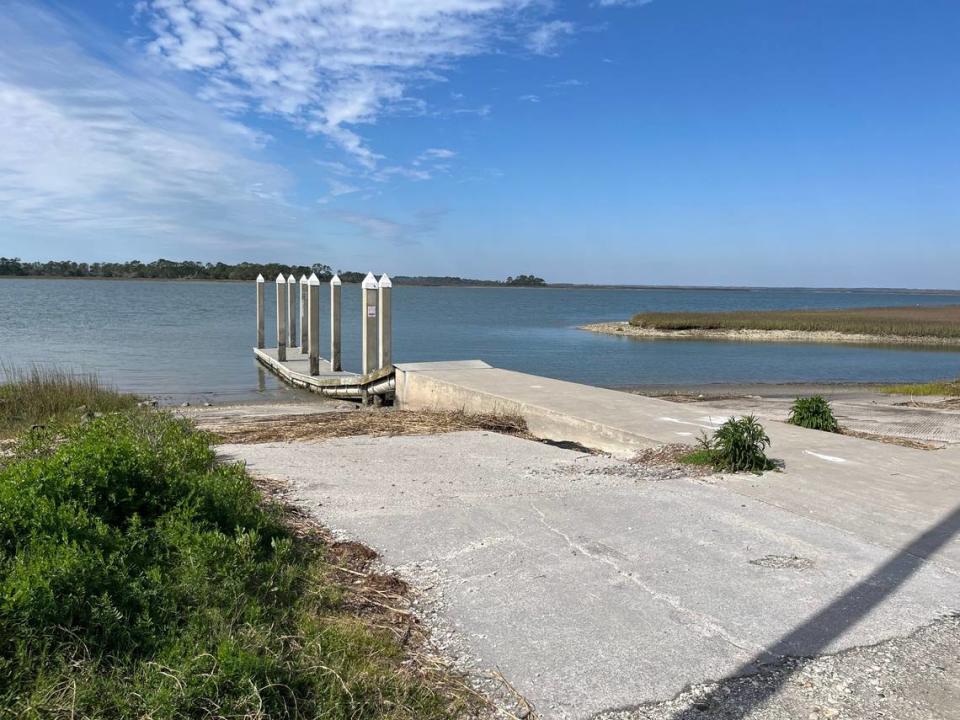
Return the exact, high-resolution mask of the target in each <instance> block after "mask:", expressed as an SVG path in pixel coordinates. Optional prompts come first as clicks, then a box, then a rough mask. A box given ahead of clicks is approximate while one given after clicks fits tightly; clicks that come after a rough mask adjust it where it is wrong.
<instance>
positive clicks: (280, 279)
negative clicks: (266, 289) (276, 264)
mask: <svg viewBox="0 0 960 720" xmlns="http://www.w3.org/2000/svg"><path fill="white" fill-rule="evenodd" d="M277 282H278V283H286V282H287V278H286V277H285V276H284V274H283V273H280V274H279V275H277Z"/></svg>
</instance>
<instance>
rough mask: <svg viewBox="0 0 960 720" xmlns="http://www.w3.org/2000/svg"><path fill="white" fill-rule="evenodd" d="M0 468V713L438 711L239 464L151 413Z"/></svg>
mask: <svg viewBox="0 0 960 720" xmlns="http://www.w3.org/2000/svg"><path fill="white" fill-rule="evenodd" d="M15 453H16V456H15V458H14V459H13V460H12V461H10V462H8V463H7V464H6V465H5V466H4V467H2V468H0V718H4V719H5V718H40V717H78V718H79V717H97V718H131V717H151V718H155V719H157V720H165V719H169V720H173V719H174V718H177V719H178V720H180V719H182V718H208V717H261V718H289V717H303V718H319V717H323V718H334V719H339V720H346V719H347V718H349V719H351V720H352V719H354V718H357V719H362V718H375V717H390V718H397V719H401V718H445V717H450V716H452V715H453V714H455V713H454V712H453V711H452V709H451V707H450V705H449V701H448V700H447V699H446V698H444V697H441V696H440V694H439V693H438V692H437V691H435V690H434V689H432V688H431V687H430V686H429V685H427V684H426V683H424V682H422V681H420V680H418V679H417V678H416V677H415V676H414V675H413V674H412V673H410V672H409V671H406V670H404V668H403V665H402V663H403V660H404V658H403V655H402V653H401V651H400V647H399V645H398V643H397V642H396V641H395V640H394V638H393V636H392V635H390V634H389V633H388V632H386V631H381V630H373V629H372V628H371V626H370V625H368V624H366V623H364V622H363V621H362V620H361V619H359V618H358V617H357V616H355V615H353V614H351V613H350V612H347V611H346V610H345V608H343V607H342V606H341V600H340V596H341V592H340V590H339V588H338V586H337V585H335V584H334V583H332V582H331V581H330V580H329V579H328V578H329V574H328V570H327V566H326V564H325V562H324V558H323V552H322V549H321V548H318V547H317V546H316V545H310V544H307V543H306V542H304V541H298V540H297V539H296V538H295V537H294V536H293V535H292V534H291V533H290V531H289V530H288V529H287V528H286V527H285V526H284V525H283V523H282V522H281V517H280V515H279V514H278V513H277V512H275V511H272V510H269V509H265V508H264V506H263V505H262V502H261V498H260V495H259V493H258V492H257V491H256V489H255V488H254V486H253V485H252V483H251V482H250V480H249V478H248V477H247V476H246V474H245V472H244V470H243V468H242V467H241V466H240V465H229V466H223V465H219V464H217V462H216V460H215V454H214V451H213V450H212V448H211V447H210V444H209V441H208V438H207V437H206V436H205V435H204V434H202V433H199V432H196V431H195V430H193V429H192V428H191V427H190V426H189V425H188V424H186V423H185V422H183V421H180V420H176V419H174V418H172V417H170V416H168V415H165V414H162V413H158V412H154V411H134V412H129V413H122V414H113V415H108V416H104V417H101V418H97V419H94V420H91V421H89V422H86V423H83V424H81V425H77V426H74V427H72V428H71V429H69V430H67V431H66V432H65V436H61V437H56V436H54V435H53V434H52V433H44V432H35V433H31V434H30V435H29V436H28V437H27V438H26V439H25V441H24V442H23V443H21V445H20V446H19V447H18V448H17V449H16V450H15Z"/></svg>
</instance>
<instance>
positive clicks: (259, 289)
mask: <svg viewBox="0 0 960 720" xmlns="http://www.w3.org/2000/svg"><path fill="white" fill-rule="evenodd" d="M263 285H264V281H263V275H257V348H258V349H260V350H263V345H264V342H263V325H264V321H263Z"/></svg>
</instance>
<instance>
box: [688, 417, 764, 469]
mask: <svg viewBox="0 0 960 720" xmlns="http://www.w3.org/2000/svg"><path fill="white" fill-rule="evenodd" d="M768 447H770V437H769V436H768V435H767V433H766V431H765V430H764V429H763V426H762V425H761V424H760V423H759V422H758V421H757V418H756V417H755V416H753V415H747V416H745V417H741V418H730V419H729V420H727V421H726V422H725V423H724V424H723V425H721V426H720V427H719V428H717V430H716V431H715V432H714V433H713V436H712V437H708V436H707V435H706V434H704V435H703V436H702V437H701V438H700V449H699V450H696V451H694V452H693V453H691V454H690V456H689V457H690V458H691V459H692V458H693V457H694V456H696V457H698V458H700V459H701V462H703V463H704V464H706V463H709V464H710V465H712V466H713V469H714V470H717V471H719V472H744V471H745V472H763V471H764V470H771V469H773V468H774V467H775V466H774V464H773V462H772V461H771V460H770V459H769V458H768V457H767V455H766V449H767V448H768Z"/></svg>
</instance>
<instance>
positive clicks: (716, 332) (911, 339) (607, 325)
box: [580, 320, 960, 348]
mask: <svg viewBox="0 0 960 720" xmlns="http://www.w3.org/2000/svg"><path fill="white" fill-rule="evenodd" d="M580 329H581V330H587V331H589V332H594V333H601V334H606V335H619V336H621V337H633V338H641V339H646V340H664V339H669V340H727V341H733V342H781V343H782V342H800V343H834V344H835V343H850V344H854V345H927V346H930V345H934V346H946V347H957V348H960V337H936V336H932V335H916V336H914V335H873V334H868V333H846V332H837V331H830V330H752V329H750V330H746V329H744V330H733V329H718V328H691V329H685V330H667V329H661V328H651V327H637V326H636V325H631V324H630V322H629V321H627V320H624V321H621V322H600V323H590V324H588V325H581V326H580Z"/></svg>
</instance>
